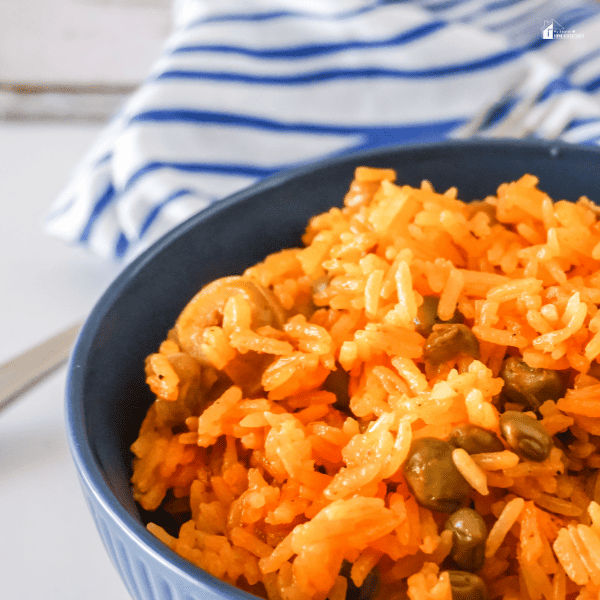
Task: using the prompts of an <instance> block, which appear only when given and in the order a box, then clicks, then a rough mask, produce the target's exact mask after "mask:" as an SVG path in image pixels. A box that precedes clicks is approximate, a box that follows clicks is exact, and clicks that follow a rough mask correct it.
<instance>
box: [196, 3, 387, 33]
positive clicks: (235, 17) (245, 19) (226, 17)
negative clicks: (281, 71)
mask: <svg viewBox="0 0 600 600" xmlns="http://www.w3.org/2000/svg"><path fill="white" fill-rule="evenodd" d="M382 4H385V2H381V1H377V2H374V3H373V4H371V5H369V6H363V7H360V8H356V9H354V10H350V11H342V12H339V13H335V14H332V15H322V14H319V13H311V12H301V11H290V10H272V11H265V12H257V13H229V14H226V13H224V14H221V15H212V16H210V17H204V18H201V19H198V20H196V21H192V22H191V23H190V24H189V25H188V26H187V27H186V29H191V28H193V27H197V26H199V25H205V24H208V23H253V22H261V21H273V20H276V19H285V18H290V17H291V18H306V19H311V20H319V21H338V20H343V19H349V18H352V17H356V16H360V15H363V14H365V13H367V12H370V11H372V10H374V9H377V8H379V7H380V6H381V5H382Z"/></svg>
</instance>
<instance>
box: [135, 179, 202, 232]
mask: <svg viewBox="0 0 600 600" xmlns="http://www.w3.org/2000/svg"><path fill="white" fill-rule="evenodd" d="M192 193H193V192H192V190H187V189H182V190H178V191H176V192H174V193H173V194H171V195H170V196H168V197H167V198H165V199H164V200H163V201H162V202H159V203H158V204H157V205H156V206H154V207H152V209H151V210H150V211H149V212H148V214H147V215H146V218H145V219H144V222H143V223H142V226H141V228H140V237H143V236H144V234H145V233H146V231H148V229H149V228H150V225H152V223H153V222H154V221H155V220H156V217H158V215H159V214H160V211H161V210H162V209H163V208H164V206H165V205H166V204H168V203H169V202H173V200H177V198H181V197H182V196H188V195H190V194H192Z"/></svg>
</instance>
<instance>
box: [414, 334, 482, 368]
mask: <svg viewBox="0 0 600 600" xmlns="http://www.w3.org/2000/svg"><path fill="white" fill-rule="evenodd" d="M461 354H462V355H466V356H472V357H473V358H479V341H478V340H477V338H476V337H475V334H474V333H473V332H472V331H471V330H470V329H469V328H468V327H467V326H466V325H462V324H461V323H448V324H443V325H434V326H433V331H432V333H431V335H430V336H429V337H428V338H427V341H426V342H425V346H424V347H423V358H424V359H425V360H426V361H427V362H429V363H430V364H431V365H433V366H437V365H441V364H442V363H444V362H446V361H449V360H453V359H455V358H457V357H458V356H460V355H461Z"/></svg>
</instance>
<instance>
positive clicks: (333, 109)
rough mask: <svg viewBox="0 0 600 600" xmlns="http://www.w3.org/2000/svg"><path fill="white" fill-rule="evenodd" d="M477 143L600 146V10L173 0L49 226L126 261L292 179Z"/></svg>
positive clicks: (563, 4)
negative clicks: (384, 149) (266, 181)
mask: <svg viewBox="0 0 600 600" xmlns="http://www.w3.org/2000/svg"><path fill="white" fill-rule="evenodd" d="M544 36H546V37H550V36H552V39H544ZM494 103H496V105H495V106H494V108H493V109H492V110H491V111H490V110H488V108H487V107H490V106H492V105H494ZM469 134H477V135H488V136H509V137H514V136H515V135H518V136H524V135H533V136H539V137H546V138H552V137H560V138H561V139H563V140H566V141H570V142H577V143H584V144H596V143H598V141H599V140H600V3H597V2H593V1H591V0H590V1H582V0H556V1H541V0H495V1H494V0H460V1H459V0H413V1H403V2H390V1H385V0H219V1H218V2H216V1H214V0H176V1H175V5H174V27H173V32H172V34H171V35H170V37H169V39H168V40H167V43H166V46H165V48H164V52H163V54H162V56H161V57H160V58H159V59H158V60H157V62H156V64H155V65H154V68H153V70H152V72H151V73H150V74H149V76H148V77H147V79H146V81H145V82H144V83H143V84H142V85H141V86H140V88H139V90H138V91H137V92H135V93H134V94H133V95H132V96H131V97H130V98H129V100H128V102H127V103H126V104H125V106H124V107H123V109H122V110H121V112H120V113H119V114H118V115H117V116H116V117H115V118H114V119H113V121H112V123H111V124H110V125H109V126H108V127H107V129H106V131H105V132H104V134H103V135H102V136H101V138H100V139H99V140H98V142H97V143H96V145H95V146H94V147H93V148H92V149H91V151H90V153H89V155H88V156H87V158H85V159H84V160H83V162H82V164H81V165H80V167H79V168H78V170H77V171H76V173H75V174H74V176H73V178H72V180H71V182H70V183H69V185H68V186H67V187H66V189H65V190H64V192H63V193H62V194H61V195H60V197H59V198H57V200H56V202H55V204H54V206H53V207H52V209H51V211H50V214H49V216H48V219H47V225H46V229H47V231H48V232H49V233H50V234H52V235H55V236H58V237H60V238H62V239H63V240H65V241H67V242H69V243H71V244H77V245H81V246H85V247H87V248H89V249H90V250H91V251H93V252H95V253H97V254H99V255H101V256H104V257H116V258H123V257H124V258H125V260H128V259H130V258H131V257H133V256H135V255H136V254H137V253H138V252H139V251H141V250H142V249H144V248H145V247H147V246H148V245H149V244H150V243H151V242H153V241H154V240H156V239H157V238H158V237H159V236H161V235H162V234H164V233H165V232H166V231H168V230H169V229H171V228H172V227H173V226H175V225H176V224H178V223H180V222H181V221H183V220H184V219H186V218H188V217H189V216H191V215H192V214H194V213H196V212H198V211H200V210H202V209H203V208H205V207H206V206H208V205H209V204H211V203H212V202H215V201H218V200H219V199H221V198H223V197H225V196H227V195H229V194H231V193H233V192H235V191H238V190H240V189H241V188H244V187H246V186H248V185H249V184H251V183H253V182H255V181H256V180H258V179H260V178H263V177H265V176H268V175H271V174H273V173H276V172H278V171H281V170H282V169H287V168H290V167H294V166H297V165H300V164H303V163H306V162H309V161H314V160H316V159H320V158H323V157H329V156H335V155H340V154H344V153H347V152H351V151H354V150H358V149H365V148H373V147H376V146H380V145H387V144H392V143H420V142H432V141H438V140H442V139H444V138H448V137H452V136H463V137H464V136H465V135H469Z"/></svg>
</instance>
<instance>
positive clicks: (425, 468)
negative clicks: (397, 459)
mask: <svg viewBox="0 0 600 600" xmlns="http://www.w3.org/2000/svg"><path fill="white" fill-rule="evenodd" d="M453 449H454V447H453V446H452V445H451V444H449V443H448V442H445V441H443V440H439V439H437V438H431V437H423V438H418V439H416V440H415V441H414V442H413V443H412V444H411V447H410V450H409V453H408V457H407V459H406V461H405V463H404V467H403V471H404V477H405V479H406V482H407V484H408V486H409V487H410V489H411V491H412V493H413V494H414V495H415V498H416V499H417V502H419V504H421V505H422V506H424V507H425V508H430V509H432V510H437V511H440V512H448V513H450V512H453V511H455V510H456V509H457V508H458V507H459V506H460V504H461V503H462V501H463V499H464V498H465V496H466V495H467V494H468V493H469V491H470V489H471V486H470V485H469V484H468V483H467V481H466V479H465V478H464V477H463V476H462V474H461V473H460V471H459V470H458V469H457V468H456V465H455V464H454V461H453V460H452V450H453Z"/></svg>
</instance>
